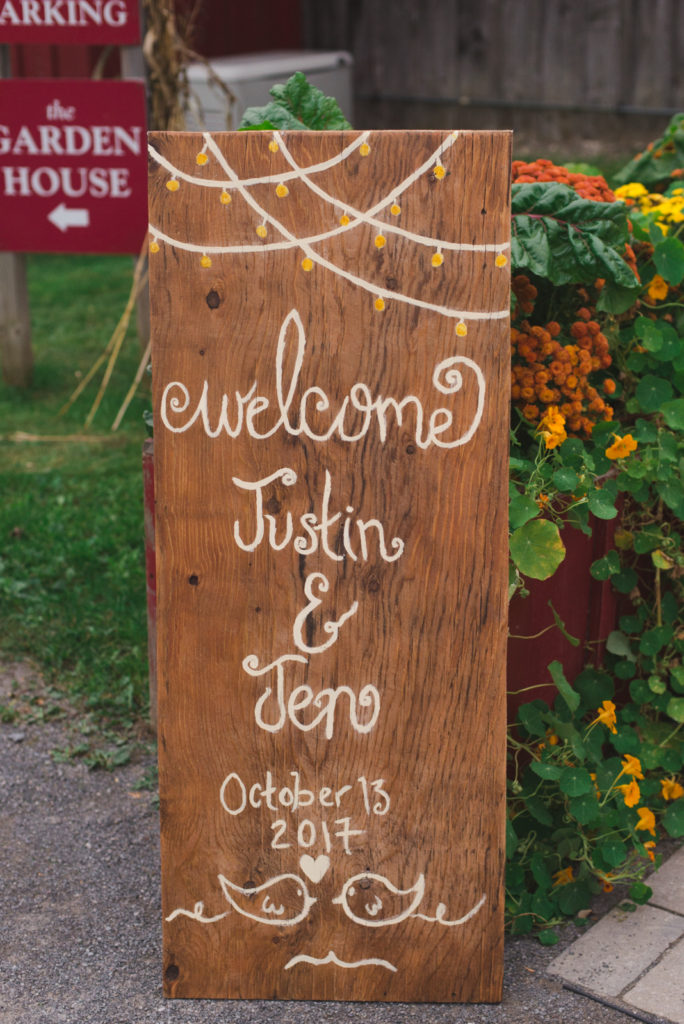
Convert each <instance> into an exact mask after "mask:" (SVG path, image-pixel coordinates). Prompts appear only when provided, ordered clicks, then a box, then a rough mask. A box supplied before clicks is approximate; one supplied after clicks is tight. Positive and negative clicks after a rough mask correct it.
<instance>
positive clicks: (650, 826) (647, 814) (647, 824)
mask: <svg viewBox="0 0 684 1024" xmlns="http://www.w3.org/2000/svg"><path fill="white" fill-rule="evenodd" d="M637 814H638V815H639V821H638V822H637V826H636V827H637V831H638V830H639V829H642V830H643V831H644V832H650V833H651V835H652V836H654V835H655V823H656V821H655V815H654V813H653V811H649V809H648V807H639V808H637Z"/></svg>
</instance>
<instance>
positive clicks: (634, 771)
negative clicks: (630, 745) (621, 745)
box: [618, 754, 644, 779]
mask: <svg viewBox="0 0 684 1024" xmlns="http://www.w3.org/2000/svg"><path fill="white" fill-rule="evenodd" d="M620 764H621V765H622V771H621V772H620V775H632V776H633V777H634V778H635V779H643V777H644V773H643V771H642V770H641V761H640V760H639V758H638V757H633V756H632V755H631V754H625V756H624V757H623V759H622V761H621V762H620ZM618 777H619V776H618Z"/></svg>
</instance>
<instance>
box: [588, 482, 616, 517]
mask: <svg viewBox="0 0 684 1024" xmlns="http://www.w3.org/2000/svg"><path fill="white" fill-rule="evenodd" d="M587 504H588V505H589V511H590V512H591V513H592V514H593V515H595V516H596V518H597V519H615V517H616V515H617V509H616V508H615V499H614V498H613V497H612V495H611V494H610V493H609V492H608V491H607V490H606V489H605V488H602V489H601V490H594V491H590V492H589V495H588V498H587Z"/></svg>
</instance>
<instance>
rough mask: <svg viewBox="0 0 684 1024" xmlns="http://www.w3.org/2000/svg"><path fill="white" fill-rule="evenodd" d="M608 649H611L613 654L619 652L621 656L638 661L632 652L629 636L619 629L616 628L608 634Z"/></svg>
mask: <svg viewBox="0 0 684 1024" xmlns="http://www.w3.org/2000/svg"><path fill="white" fill-rule="evenodd" d="M606 650H608V651H610V653H611V654H617V655H618V657H620V658H627V660H628V661H636V656H635V655H634V654H633V653H632V648H631V645H630V642H629V637H626V636H625V634H624V633H622V632H621V631H620V630H619V629H614V630H613V632H612V633H609V634H608V639H607V640H606Z"/></svg>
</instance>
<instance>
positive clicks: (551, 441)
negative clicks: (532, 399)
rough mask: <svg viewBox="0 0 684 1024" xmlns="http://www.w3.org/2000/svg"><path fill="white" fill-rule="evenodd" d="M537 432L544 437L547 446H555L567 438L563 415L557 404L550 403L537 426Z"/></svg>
mask: <svg viewBox="0 0 684 1024" xmlns="http://www.w3.org/2000/svg"><path fill="white" fill-rule="evenodd" d="M537 433H538V434H541V436H542V437H543V438H544V444H545V445H546V447H547V448H549V449H551V448H557V447H558V445H560V444H563V441H565V439H566V438H567V436H568V435H567V434H566V432H565V416H564V415H563V413H562V412H560V410H559V408H558V406H557V405H550V406H549V407H548V409H547V410H546V412H545V413H544V415H543V416H542V418H541V420H540V421H539V426H538V427H537Z"/></svg>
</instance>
